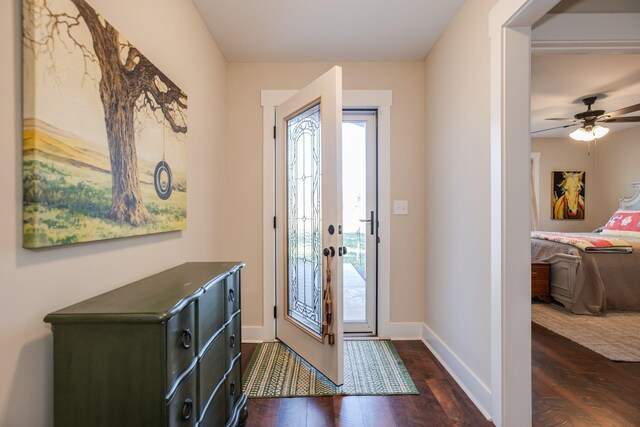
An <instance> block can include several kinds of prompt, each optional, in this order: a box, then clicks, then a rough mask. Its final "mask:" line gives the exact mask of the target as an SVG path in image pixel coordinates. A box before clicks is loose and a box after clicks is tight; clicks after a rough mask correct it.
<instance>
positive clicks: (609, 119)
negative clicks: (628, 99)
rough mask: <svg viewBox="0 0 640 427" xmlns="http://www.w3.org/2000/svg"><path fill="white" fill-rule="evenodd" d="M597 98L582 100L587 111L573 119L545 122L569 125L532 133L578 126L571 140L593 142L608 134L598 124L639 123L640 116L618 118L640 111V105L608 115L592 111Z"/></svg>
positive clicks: (602, 111)
mask: <svg viewBox="0 0 640 427" xmlns="http://www.w3.org/2000/svg"><path fill="white" fill-rule="evenodd" d="M596 99H598V97H597V96H589V97H587V98H584V99H583V100H582V103H583V104H584V105H586V106H587V110H586V111H583V112H582V113H578V114H576V115H575V116H573V118H552V119H546V120H558V121H563V122H571V124H566V125H562V126H555V127H552V128H549V129H542V130H537V131H534V132H531V133H532V134H534V133H540V132H546V131H548V130H553V129H563V128H569V127H574V126H580V127H579V128H578V129H576V130H575V131H573V132H572V133H571V135H569V136H571V138H573V139H575V140H577V141H593V140H594V139H596V138H602V137H603V136H605V135H606V134H607V133H609V129H608V128H606V127H604V126H601V125H599V124H598V123H629V122H640V116H630V117H620V116H624V115H625V114H629V113H633V112H634V111H638V110H640V104H635V105H630V106H629V107H626V108H621V109H619V110H615V111H611V112H610V113H606V112H605V111H604V110H592V109H591V106H592V105H593V104H595V102H596Z"/></svg>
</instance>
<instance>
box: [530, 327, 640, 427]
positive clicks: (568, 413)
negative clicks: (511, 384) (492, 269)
mask: <svg viewBox="0 0 640 427" xmlns="http://www.w3.org/2000/svg"><path fill="white" fill-rule="evenodd" d="M532 338H533V341H532V384H533V391H534V394H533V424H534V425H602V426H637V425H640V367H639V366H638V365H639V364H638V363H620V362H612V361H610V360H608V359H606V358H604V357H602V356H600V355H599V354H597V353H594V352H593V351H591V350H589V349H587V348H585V347H582V346H580V345H578V344H576V343H574V342H572V341H570V340H568V339H566V338H564V337H561V336H560V335H558V334H555V333H553V332H551V331H549V330H547V329H544V328H542V327H541V326H539V325H536V324H533V325H532Z"/></svg>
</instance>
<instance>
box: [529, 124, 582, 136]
mask: <svg viewBox="0 0 640 427" xmlns="http://www.w3.org/2000/svg"><path fill="white" fill-rule="evenodd" d="M579 124H580V123H573V124H570V125H562V126H556V127H553V128H549V129H542V130H534V131H533V132H531V133H532V134H534V133H540V132H546V131H548V130H554V129H564V128H570V127H573V126H578V125H579Z"/></svg>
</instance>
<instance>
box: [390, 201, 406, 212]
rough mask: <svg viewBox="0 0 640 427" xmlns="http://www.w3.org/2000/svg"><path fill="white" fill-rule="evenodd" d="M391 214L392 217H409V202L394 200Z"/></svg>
mask: <svg viewBox="0 0 640 427" xmlns="http://www.w3.org/2000/svg"><path fill="white" fill-rule="evenodd" d="M393 214H394V215H409V201H408V200H394V201H393Z"/></svg>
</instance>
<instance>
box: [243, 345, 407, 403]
mask: <svg viewBox="0 0 640 427" xmlns="http://www.w3.org/2000/svg"><path fill="white" fill-rule="evenodd" d="M243 385H244V387H243V388H244V390H245V393H247V396H248V397H294V396H333V395H360V396H364V395H391V394H419V393H418V390H417V389H416V386H415V384H414V383H413V381H412V380H411V377H410V376H409V373H408V372H407V368H406V367H405V366H404V363H402V360H401V359H400V356H399V355H398V352H397V351H396V348H395V347H394V346H393V343H392V342H391V341H373V340H372V341H345V342H344V384H343V385H342V386H341V387H336V386H335V385H334V384H333V383H332V382H331V381H330V380H329V379H327V378H326V377H325V376H324V375H322V374H321V373H320V372H318V371H317V370H316V369H315V368H314V367H312V366H311V365H309V363H307V362H306V361H305V360H304V359H302V358H301V357H300V356H298V355H297V354H296V353H294V352H293V351H291V350H290V349H289V348H288V347H287V346H285V345H284V344H281V343H276V342H269V343H263V344H259V345H258V347H257V348H256V350H255V352H254V353H253V357H252V358H251V363H250V365H249V369H247V372H246V374H245V376H244V379H243Z"/></svg>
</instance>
